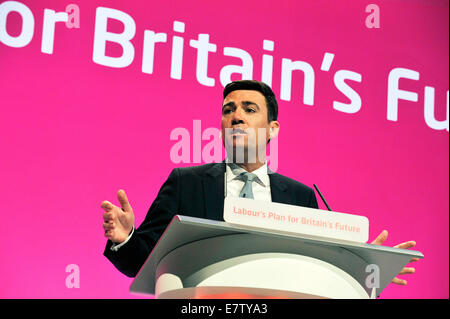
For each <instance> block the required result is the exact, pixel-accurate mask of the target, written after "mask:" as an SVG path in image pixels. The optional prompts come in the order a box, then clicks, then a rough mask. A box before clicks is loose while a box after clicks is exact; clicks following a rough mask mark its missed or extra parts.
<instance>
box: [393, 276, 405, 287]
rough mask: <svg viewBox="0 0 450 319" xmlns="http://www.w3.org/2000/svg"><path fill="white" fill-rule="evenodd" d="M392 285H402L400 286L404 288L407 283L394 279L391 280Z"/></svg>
mask: <svg viewBox="0 0 450 319" xmlns="http://www.w3.org/2000/svg"><path fill="white" fill-rule="evenodd" d="M392 283H393V284H397V285H402V286H406V285H407V284H408V282H407V281H406V280H404V279H400V278H397V277H395V278H394V279H392Z"/></svg>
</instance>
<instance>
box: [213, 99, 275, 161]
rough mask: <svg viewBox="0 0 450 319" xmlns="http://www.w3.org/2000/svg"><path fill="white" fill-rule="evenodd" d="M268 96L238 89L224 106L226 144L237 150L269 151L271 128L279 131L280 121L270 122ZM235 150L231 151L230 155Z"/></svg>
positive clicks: (223, 127) (224, 141)
mask: <svg viewBox="0 0 450 319" xmlns="http://www.w3.org/2000/svg"><path fill="white" fill-rule="evenodd" d="M267 112H268V109H267V105H266V99H265V97H264V95H262V94H261V93H260V92H258V91H253V90H236V91H232V92H231V93H230V94H228V95H227V96H226V97H225V99H224V101H223V103H222V124H221V127H222V141H223V143H224V145H225V147H226V148H227V146H228V147H231V146H232V147H233V149H234V150H236V149H242V150H244V152H247V151H248V150H249V149H254V150H256V149H257V148H258V147H261V150H264V154H265V149H266V145H267V142H268V140H269V139H270V128H271V127H275V128H276V129H278V125H279V124H278V122H277V121H272V122H270V123H269V122H268V120H267ZM258 129H259V130H258ZM230 150H231V149H227V152H229V151H230Z"/></svg>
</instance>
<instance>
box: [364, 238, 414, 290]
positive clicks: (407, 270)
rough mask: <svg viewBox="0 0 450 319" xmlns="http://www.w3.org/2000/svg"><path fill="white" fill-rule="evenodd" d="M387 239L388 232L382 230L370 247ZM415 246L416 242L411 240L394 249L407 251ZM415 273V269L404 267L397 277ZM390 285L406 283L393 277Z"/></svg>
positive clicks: (381, 243)
mask: <svg viewBox="0 0 450 319" xmlns="http://www.w3.org/2000/svg"><path fill="white" fill-rule="evenodd" d="M387 237H388V232H387V230H383V231H382V232H381V234H379V235H378V237H377V238H375V240H374V241H373V242H372V245H383V243H384V242H385V241H386V239H387ZM415 245H416V242H415V241H413V240H410V241H407V242H404V243H401V244H398V245H396V246H394V248H401V249H408V248H411V247H414V246H415ZM418 260H419V258H412V259H411V260H410V261H409V262H413V261H418ZM415 271H416V269H415V268H413V267H404V268H403V269H402V270H401V271H400V273H399V275H407V274H413V273H414V272H415ZM392 283H394V284H397V285H406V284H407V281H406V280H404V279H400V278H398V277H395V278H394V279H392Z"/></svg>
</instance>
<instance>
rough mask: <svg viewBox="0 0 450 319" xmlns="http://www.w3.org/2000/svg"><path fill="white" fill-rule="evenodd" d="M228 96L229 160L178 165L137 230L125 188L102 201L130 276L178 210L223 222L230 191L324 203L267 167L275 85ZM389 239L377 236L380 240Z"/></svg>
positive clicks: (115, 258) (243, 84) (118, 259)
mask: <svg viewBox="0 0 450 319" xmlns="http://www.w3.org/2000/svg"><path fill="white" fill-rule="evenodd" d="M223 98H224V100H223V103H222V121H221V133H222V140H223V143H224V145H225V149H226V151H227V158H226V160H225V161H224V162H222V163H213V164H206V165H200V166H195V167H187V168H175V169H174V170H173V171H172V172H171V174H170V176H169V178H168V179H167V181H166V182H165V183H164V184H163V186H162V187H161V189H160V191H159V193H158V195H157V197H156V199H155V201H154V202H153V204H152V205H151V207H150V209H149V211H148V213H147V216H146V218H145V220H144V222H143V223H142V224H141V225H140V226H139V228H137V229H134V214H133V210H132V208H131V205H130V204H129V201H128V199H127V196H126V194H125V192H124V191H123V190H120V191H119V192H118V199H119V202H120V204H121V207H117V206H115V205H113V204H112V203H110V202H109V201H104V202H103V203H102V205H101V207H102V208H103V209H104V210H105V213H104V215H103V218H104V223H103V228H104V230H105V237H107V238H108V242H107V245H106V248H105V251H104V255H105V256H106V257H107V258H108V259H109V260H110V261H111V262H112V263H113V264H114V265H115V266H116V268H117V269H119V270H120V271H121V272H122V273H124V274H125V275H127V276H129V277H134V276H136V274H137V273H138V271H139V269H140V268H141V267H142V265H143V264H144V262H145V260H146V259H147V257H148V256H149V255H150V253H151V251H152V249H153V248H154V247H155V245H156V243H157V242H158V240H159V238H160V237H161V235H162V234H163V232H164V230H165V229H166V227H167V226H168V224H169V222H170V221H171V220H172V218H173V216H174V215H176V214H179V215H186V216H193V217H200V218H206V219H213V220H221V221H223V207H224V197H225V196H234V197H247V198H248V197H250V198H254V199H257V200H263V201H273V202H279V203H285V204H291V205H299V206H305V207H312V208H318V205H317V200H316V196H315V194H314V191H313V190H312V189H311V188H310V187H308V186H305V185H303V184H302V183H299V182H297V181H295V180H293V179H290V178H288V177H285V176H282V175H280V174H277V173H273V172H271V171H270V170H269V169H268V167H267V163H266V158H265V156H266V146H267V144H268V143H269V142H270V139H271V138H273V137H275V136H277V135H278V132H279V129H280V124H279V122H278V121H277V116H278V104H277V101H276V98H275V95H274V93H273V92H272V90H271V88H270V87H269V86H267V85H266V84H264V83H262V82H257V81H247V80H245V81H235V82H232V83H230V84H228V85H227V86H226V87H225V89H224V92H223ZM256 150H257V151H256ZM225 178H226V180H225ZM225 185H226V187H225ZM382 235H383V233H382ZM384 235H385V237H386V236H387V233H386V234H384ZM384 235H383V236H384ZM380 236H381V235H380ZM380 236H379V237H380ZM383 238H384V237H383ZM383 238H377V239H378V240H379V242H380V244H381V243H382V241H384V240H385V239H384V240H383Z"/></svg>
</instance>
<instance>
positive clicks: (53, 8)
mask: <svg viewBox="0 0 450 319" xmlns="http://www.w3.org/2000/svg"><path fill="white" fill-rule="evenodd" d="M448 27H449V11H448V1H438V0H436V1H427V0H423V1H419V0H411V1H400V0H391V1H376V0H374V1H335V0H329V1H322V0H319V1H283V0H281V1H275V2H274V1H261V0H258V1H234V0H231V1H226V2H223V1H222V2H214V1H213V2H211V1H210V2H207V1H195V0H191V1H178V0H176V1H175V0H174V1H162V2H161V1H132V2H131V1H102V0H89V1H87V0H73V1H56V0H45V1H44V0H33V1H25V0H21V1H0V106H1V116H0V123H1V124H0V150H1V157H0V178H1V183H0V194H1V202H2V204H1V217H2V218H1V223H0V234H1V246H2V248H1V249H0V260H1V263H0V282H1V288H0V297H2V298H135V297H136V296H134V295H131V294H130V293H129V292H128V289H129V286H130V284H131V282H132V279H130V278H128V277H125V276H124V275H122V274H121V273H120V272H119V271H118V270H116V269H115V268H114V267H113V265H112V264H110V263H109V261H108V260H107V259H106V258H105V257H104V256H103V250H104V246H105V243H106V239H105V238H104V237H103V229H102V222H103V221H102V214H103V211H102V210H101V208H100V203H101V202H102V201H103V200H110V201H112V202H113V203H116V204H118V201H117V199H116V192H117V191H118V190H119V189H121V188H122V189H125V190H126V192H127V194H128V197H129V199H130V202H131V204H132V206H133V208H134V211H135V214H136V226H139V225H140V223H141V222H142V221H143V219H144V217H145V215H146V213H147V210H148V208H149V207H150V205H151V203H152V202H153V200H154V199H155V196H156V194H157V192H158V190H159V189H160V187H161V185H162V183H163V182H164V181H165V180H166V178H167V177H168V175H169V173H170V171H171V170H172V169H173V168H175V167H179V166H190V165H199V164H200V163H205V162H211V161H220V160H221V159H222V157H223V155H224V154H222V151H223V150H222V149H221V147H220V140H219V137H218V136H217V132H218V128H220V120H221V102H222V96H221V94H222V90H223V86H224V85H225V84H226V83H227V82H229V81H230V80H235V79H241V78H244V79H250V78H252V79H256V80H264V81H265V82H267V83H268V84H270V85H271V86H272V88H273V89H274V92H275V94H276V95H277V97H278V99H279V122H280V124H281V130H280V134H279V137H278V139H276V140H274V141H273V142H272V143H271V144H272V145H271V147H272V148H271V150H270V153H271V154H270V161H269V164H270V166H271V167H272V169H274V170H276V171H277V172H279V173H281V174H284V175H287V176H290V177H292V178H294V179H296V180H298V181H300V182H303V183H304V184H306V185H308V186H312V185H313V183H316V184H317V185H318V186H319V188H320V190H321V191H322V193H323V194H324V195H325V198H326V199H327V201H328V202H329V204H330V206H331V208H332V209H333V210H335V211H338V212H346V213H352V214H359V215H364V216H367V217H368V218H369V220H370V241H372V240H373V239H374V238H375V237H376V236H377V235H378V234H379V233H380V232H381V231H382V230H383V229H386V230H388V231H389V237H388V240H387V241H386V245H389V246H394V245H396V244H399V243H401V242H404V241H408V240H415V241H416V242H417V246H416V249H417V250H420V251H421V252H422V253H423V254H424V255H425V260H422V261H420V262H418V263H414V264H413V266H414V267H416V274H414V275H409V276H403V278H404V279H406V280H408V285H407V286H406V287H402V286H395V285H392V284H391V285H390V286H389V287H388V288H386V290H385V291H384V292H383V293H382V295H381V298H448V297H449V290H448V289H449V278H448V274H449V264H448V263H449V219H448V217H449V195H448V192H449V133H448V131H449V122H448V103H449V102H448V101H449V100H448V99H449V93H448V92H449V91H448V90H449V80H448V79H449V64H448V63H449V62H448V58H449V31H448ZM217 142H219V144H217ZM318 199H319V197H318ZM319 200H320V199H319ZM320 208H322V209H324V208H325V206H324V205H323V204H322V203H320Z"/></svg>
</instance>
